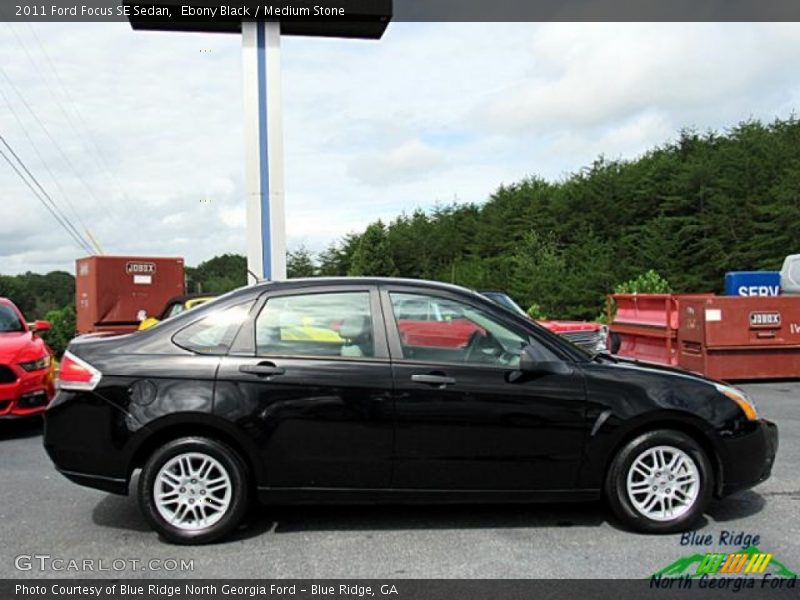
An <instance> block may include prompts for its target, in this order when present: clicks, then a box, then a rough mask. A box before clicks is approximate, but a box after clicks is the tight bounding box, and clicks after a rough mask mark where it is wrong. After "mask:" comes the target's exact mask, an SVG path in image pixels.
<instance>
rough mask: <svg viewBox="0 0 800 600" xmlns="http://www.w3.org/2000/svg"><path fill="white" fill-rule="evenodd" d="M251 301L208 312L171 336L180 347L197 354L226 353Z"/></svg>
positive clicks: (248, 309) (244, 318) (245, 317)
mask: <svg viewBox="0 0 800 600" xmlns="http://www.w3.org/2000/svg"><path fill="white" fill-rule="evenodd" d="M250 306H251V303H249V302H248V303H247V304H239V305H237V306H232V307H230V308H226V309H223V310H215V311H213V312H210V313H209V314H207V315H206V316H205V317H203V318H202V319H200V320H199V321H195V322H194V323H192V324H191V325H189V326H188V327H184V328H183V329H181V330H180V331H179V332H178V333H176V334H175V336H174V337H173V338H172V341H173V342H175V343H176V344H177V345H178V346H180V347H181V348H185V349H186V350H191V351H192V352H197V353H198V354H212V355H223V354H227V353H228V350H230V346H231V344H232V343H233V339H234V337H235V336H236V333H237V332H238V331H239V328H240V327H241V326H242V323H244V321H245V320H246V319H247V315H248V313H249V312H250Z"/></svg>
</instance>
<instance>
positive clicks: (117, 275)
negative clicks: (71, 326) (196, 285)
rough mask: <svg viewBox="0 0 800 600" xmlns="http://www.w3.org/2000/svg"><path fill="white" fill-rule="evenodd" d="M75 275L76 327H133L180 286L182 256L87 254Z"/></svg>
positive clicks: (156, 310)
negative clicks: (154, 256) (156, 256)
mask: <svg viewBox="0 0 800 600" xmlns="http://www.w3.org/2000/svg"><path fill="white" fill-rule="evenodd" d="M75 275H76V277H75V310H76V317H77V329H78V333H91V332H97V331H112V332H129V331H135V330H136V329H137V328H138V326H139V322H140V321H141V320H142V319H143V318H144V317H145V316H147V315H154V314H158V313H159V312H160V311H161V309H162V308H164V304H166V302H167V300H169V299H170V298H172V297H173V296H180V295H182V294H184V290H185V283H184V268H183V259H182V258H160V257H159V258H153V257H142V256H89V257H86V258H80V259H78V260H77V261H76V263H75Z"/></svg>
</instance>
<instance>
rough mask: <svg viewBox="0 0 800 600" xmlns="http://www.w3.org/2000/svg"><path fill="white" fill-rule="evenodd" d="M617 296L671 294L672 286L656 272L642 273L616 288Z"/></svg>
mask: <svg viewBox="0 0 800 600" xmlns="http://www.w3.org/2000/svg"><path fill="white" fill-rule="evenodd" d="M614 291H615V292H616V293H617V294H669V293H670V292H671V291H672V286H670V284H669V282H668V281H667V280H666V279H664V278H663V277H662V276H661V275H659V274H658V273H656V272H655V271H654V270H652V269H650V270H649V271H647V272H645V273H642V274H641V275H639V276H637V277H634V278H633V279H630V280H628V281H624V282H622V283H620V284H619V285H617V286H616V287H615V288H614Z"/></svg>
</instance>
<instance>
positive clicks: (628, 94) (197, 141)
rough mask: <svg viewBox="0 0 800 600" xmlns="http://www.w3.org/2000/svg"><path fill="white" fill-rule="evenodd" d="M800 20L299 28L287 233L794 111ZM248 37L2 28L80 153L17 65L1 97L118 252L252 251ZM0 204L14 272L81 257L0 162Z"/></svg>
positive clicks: (389, 213)
mask: <svg viewBox="0 0 800 600" xmlns="http://www.w3.org/2000/svg"><path fill="white" fill-rule="evenodd" d="M798 34H800V27H798V26H797V25H795V24H728V23H726V24H715V23H708V24H685V23H684V24H603V23H599V24H598V23H547V24H541V25H537V24H530V23H515V24H502V23H492V24H488V23H458V24H456V23H452V24H446V23H443V24H400V23H395V24H392V25H391V26H390V27H389V30H388V31H387V33H386V35H385V36H384V39H383V40H381V41H379V42H373V41H368V42H367V41H353V40H333V39H309V38H286V39H285V40H284V42H283V54H282V66H283V83H284V85H283V92H284V109H285V124H284V133H285V146H286V188H287V196H286V198H287V226H288V237H289V241H290V244H299V243H303V244H306V245H308V246H309V247H311V248H313V249H320V248H322V247H324V246H325V245H326V244H327V243H328V242H330V241H332V240H334V239H336V238H338V237H340V236H341V235H344V234H346V233H348V232H351V231H357V230H360V229H362V228H363V227H364V226H365V225H366V224H367V223H369V222H370V221H371V220H374V219H377V218H383V219H384V220H390V219H392V218H393V217H394V216H396V215H397V214H399V213H400V212H401V211H403V210H406V211H411V210H413V209H414V208H416V207H418V206H423V207H430V206H432V205H433V204H435V203H437V202H439V203H442V202H452V201H460V202H467V201H471V202H475V201H482V200H484V199H486V198H487V197H488V195H489V194H490V193H491V192H492V191H494V190H495V189H496V188H497V186H498V185H500V184H501V183H511V182H513V181H516V180H518V179H520V178H522V177H525V176H528V175H540V176H544V177H548V178H558V177H561V176H563V175H564V174H565V173H569V172H573V171H575V170H577V169H579V168H580V167H582V166H584V165H586V164H589V163H590V162H591V161H592V160H593V159H594V158H595V157H596V156H597V155H598V154H605V155H606V156H608V157H610V158H625V157H633V156H636V155H638V154H640V153H642V152H644V151H646V150H647V149H649V148H650V147H652V146H653V145H655V144H660V143H663V142H664V141H666V139H668V138H670V137H672V136H674V135H675V133H676V132H677V131H678V129H680V128H681V127H684V126H694V127H697V128H698V129H701V130H705V129H707V128H724V127H727V126H730V125H732V124H735V123H736V122H738V121H740V120H743V119H747V118H750V117H756V118H766V119H772V118H774V117H775V116H787V115H788V114H789V113H790V112H792V111H793V110H794V109H795V108H796V105H797V102H798V101H800V81H799V80H798V76H797V74H796V67H795V62H796V58H795V57H796V56H797V55H798V52H800V35H798ZM40 41H41V44H42V46H41V47H40V46H39V42H40ZM239 44H240V41H239V38H238V36H227V35H201V34H168V33H143V32H133V31H131V30H130V29H129V27H128V26H127V25H126V24H123V23H117V24H108V25H90V24H83V25H81V24H69V25H68V24H33V25H28V24H19V25H17V24H15V25H6V24H3V25H0V56H2V57H3V61H2V64H0V67H2V69H3V72H5V73H6V74H7V75H8V77H9V78H10V79H11V81H12V82H13V86H14V87H16V89H17V90H18V91H19V92H20V93H21V94H22V96H23V97H24V101H25V102H27V103H28V104H29V105H30V107H31V109H32V110H33V112H34V113H35V115H36V118H38V119H39V120H40V121H41V123H43V124H44V125H45V127H46V128H47V129H48V131H49V132H50V135H51V136H52V137H53V138H54V139H56V140H57V141H58V144H59V146H60V147H61V148H62V149H63V151H64V153H66V154H67V156H68V161H69V163H71V165H72V166H70V164H67V161H65V160H64V157H63V156H62V155H61V153H60V152H59V151H58V148H57V147H56V146H55V144H53V143H52V141H51V140H50V139H49V138H48V136H47V135H46V134H45V133H44V131H43V130H42V128H41V127H40V126H39V124H38V123H37V122H36V120H35V118H34V117H33V116H32V115H31V113H30V112H29V111H28V110H27V108H26V107H25V104H24V102H23V100H22V99H21V98H20V97H19V96H18V95H17V93H16V92H15V90H14V89H13V87H11V86H9V85H8V84H7V82H6V80H5V78H4V77H3V75H2V73H0V90H2V91H3V92H4V93H5V94H6V96H7V97H8V99H9V101H10V102H11V107H12V108H13V111H14V113H16V116H15V114H14V113H12V111H11V109H9V108H8V107H7V106H6V104H5V102H4V101H3V99H2V96H0V132H1V133H2V134H3V135H4V136H6V137H7V138H8V139H9V141H10V142H11V143H12V144H13V145H14V147H15V148H16V149H17V150H18V151H19V152H20V154H21V155H22V157H23V159H24V160H25V161H26V163H27V164H28V165H29V167H30V168H31V170H32V171H33V172H34V173H36V174H37V176H38V177H39V179H40V180H41V182H42V183H43V185H45V186H46V188H47V189H48V190H49V191H50V193H51V194H52V195H53V197H54V198H55V199H56V201H57V202H59V204H60V205H61V206H63V207H64V210H65V212H66V213H67V214H68V215H69V216H70V218H72V219H73V220H74V221H76V224H78V219H77V217H76V215H79V216H80V217H81V220H83V221H84V222H85V223H86V224H87V225H88V226H89V227H90V228H91V229H92V231H93V233H94V234H95V235H96V237H97V238H98V239H99V241H100V243H101V244H102V245H103V246H104V248H105V250H106V251H107V252H108V253H114V254H128V253H130V254H156V255H158V254H163V255H173V254H177V255H182V256H185V257H186V259H187V261H188V263H189V264H196V263H198V262H199V261H201V260H204V259H206V258H210V257H211V256H213V255H215V254H219V253H223V252H244V249H245V239H244V219H245V212H244V189H243V175H244V168H243V165H244V143H243V131H244V124H243V122H242V121H243V116H242V100H241V65H240V60H241V55H240V52H241V51H240V46H239ZM42 48H44V50H45V51H46V53H47V55H48V56H49V60H50V61H52V64H53V67H54V70H55V72H57V73H58V76H56V75H55V73H54V71H53V70H51V69H50V67H49V64H48V61H47V59H46V58H45V56H44V54H43V53H42ZM201 50H203V52H201ZM209 50H210V52H208V51H209ZM62 86H63V87H62ZM64 90H67V93H65V92H64ZM75 107H77V113H80V115H81V116H80V117H78V114H77V113H76V111H75V110H74V109H75ZM18 119H19V121H18ZM20 123H21V124H20ZM26 134H27V135H26ZM27 136H30V137H31V139H32V140H33V142H34V144H35V146H34V145H31V144H30V143H29V141H28V137H27ZM37 149H38V152H39V153H40V154H41V158H40V157H39V155H37V152H36V150H37ZM47 169H50V171H51V172H52V177H51V175H50V174H49V173H48V170H47ZM62 190H63V193H62ZM67 198H68V199H69V200H70V201H71V202H72V204H73V205H74V207H75V214H73V211H72V210H70V209H69V208H68V207H67V205H66V199H67ZM0 209H2V216H3V218H2V219H0V272H2V273H9V272H18V271H25V270H36V271H44V270H47V269H52V268H66V269H70V270H71V269H72V264H73V260H74V258H75V257H76V256H77V255H79V254H80V252H79V251H78V249H77V248H75V247H74V245H72V246H71V245H70V243H71V242H70V240H69V238H68V237H67V235H66V234H65V233H64V232H63V230H61V229H60V227H58V225H57V224H56V223H55V221H54V220H53V218H52V217H51V216H50V215H49V214H48V213H47V212H46V211H45V209H44V208H43V207H42V206H41V205H40V204H39V203H38V201H37V200H36V199H35V198H33V197H32V195H31V194H30V192H29V191H28V190H27V189H26V188H25V187H24V185H23V184H22V183H21V182H20V181H19V180H18V178H17V177H16V175H14V173H13V172H11V171H10V169H9V168H8V167H7V165H5V163H4V162H2V161H0Z"/></svg>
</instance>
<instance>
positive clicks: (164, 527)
mask: <svg viewBox="0 0 800 600" xmlns="http://www.w3.org/2000/svg"><path fill="white" fill-rule="evenodd" d="M186 453H193V454H198V455H204V456H208V457H210V458H212V459H213V460H214V461H216V463H217V464H218V465H219V467H215V469H218V468H220V467H221V468H222V469H224V471H225V473H226V474H227V476H228V478H229V481H230V497H229V504H228V506H227V508H226V509H225V510H224V511H220V513H221V516H220V517H219V518H218V520H217V521H216V522H214V523H213V524H211V525H209V526H207V527H200V526H199V525H198V526H197V528H194V529H191V530H189V529H185V528H181V527H178V526H176V525H174V524H173V523H170V522H169V521H168V520H167V519H166V518H165V517H164V516H163V515H162V514H161V512H159V509H158V508H157V506H156V502H155V500H154V493H155V486H156V484H157V481H156V479H157V477H158V474H159V472H160V471H161V469H162V468H163V467H164V466H165V465H166V464H167V463H168V462H169V461H170V460H171V459H174V458H176V457H177V456H180V455H182V454H186ZM198 493H199V492H198ZM202 493H203V494H205V493H206V492H205V490H203V492H202ZM209 495H210V494H209ZM138 496H139V506H140V508H141V510H142V512H143V513H144V515H145V517H146V518H147V520H148V521H149V522H150V524H151V525H152V527H153V528H154V529H155V530H156V531H158V533H160V534H161V535H162V536H163V538H164V539H166V540H167V541H170V542H173V543H176V544H205V543H209V542H213V541H216V540H219V539H221V538H223V537H225V536H226V535H228V534H230V533H231V532H232V531H233V530H235V529H236V528H237V527H238V526H239V524H240V523H241V522H242V519H243V518H244V516H245V514H246V513H247V507H248V503H249V497H250V486H249V477H248V473H247V468H246V466H245V464H244V462H243V460H242V458H241V457H240V456H239V454H238V453H237V452H236V451H235V450H233V449H232V448H230V447H229V446H228V445H226V444H224V443H222V442H220V441H218V440H214V439H210V438H205V437H184V438H180V439H177V440H173V441H171V442H169V443H167V444H164V445H163V446H161V447H160V448H158V449H157V450H156V451H155V452H153V454H152V455H151V456H150V458H149V459H148V460H147V462H146V463H145V465H144V468H143V469H142V474H141V476H140V477H139V489H138ZM198 500H199V496H198ZM198 508H199V505H198ZM176 512H177V511H176Z"/></svg>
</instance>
